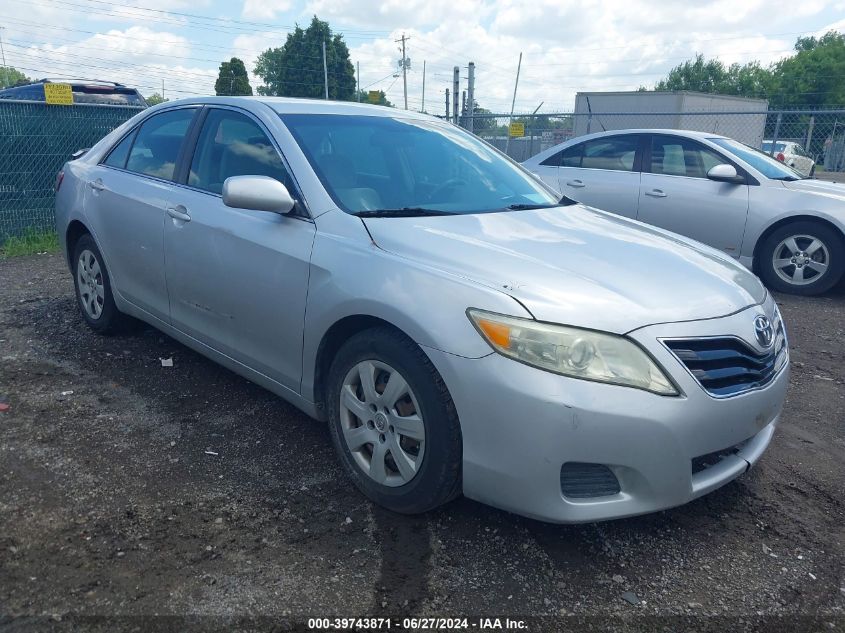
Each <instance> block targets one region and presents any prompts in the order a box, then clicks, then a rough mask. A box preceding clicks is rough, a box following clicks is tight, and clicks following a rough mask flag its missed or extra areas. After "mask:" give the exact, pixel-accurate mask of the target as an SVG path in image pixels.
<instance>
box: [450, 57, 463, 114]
mask: <svg viewBox="0 0 845 633" xmlns="http://www.w3.org/2000/svg"><path fill="white" fill-rule="evenodd" d="M460 92H461V69H460V68H458V67H457V66H455V67H454V68H453V69H452V122H453V123H454V124H455V125H457V124H458V116H460V112H458V99H460V97H459V96H458V95H459V94H460Z"/></svg>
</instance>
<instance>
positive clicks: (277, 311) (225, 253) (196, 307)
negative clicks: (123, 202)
mask: <svg viewBox="0 0 845 633" xmlns="http://www.w3.org/2000/svg"><path fill="white" fill-rule="evenodd" d="M187 164H188V165H190V169H189V170H187V171H186V173H184V174H183V175H182V178H181V181H182V182H183V183H184V184H183V186H180V187H176V188H174V190H173V191H172V192H171V193H170V197H169V198H168V199H167V201H166V205H165V207H166V208H167V211H166V213H167V217H166V220H165V230H164V236H165V253H166V259H167V287H168V291H169V294H170V310H171V318H172V322H173V325H174V326H175V327H176V328H178V329H180V330H182V331H183V332H185V333H187V334H189V335H190V336H192V337H194V338H196V339H197V340H199V341H202V342H203V343H205V344H206V345H208V346H210V347H212V348H214V349H216V350H217V351H219V352H222V353H223V354H225V355H227V356H229V357H230V358H234V359H235V360H237V361H239V362H241V363H243V364H245V365H247V366H248V367H250V368H252V369H254V370H256V371H259V372H261V373H262V374H264V375H265V376H269V377H270V378H272V379H273V380H275V381H276V382H279V383H281V384H283V385H285V386H287V387H289V388H291V389H293V390H294V391H297V392H298V391H299V386H300V385H299V383H300V378H301V373H302V335H303V327H304V319H305V298H306V293H307V289H308V273H309V267H310V259H311V247H312V244H313V242H314V235H315V227H314V223H313V222H312V221H311V220H310V219H309V218H308V217H307V216H306V214H305V212H304V210H302V209H303V207H302V197H301V195H300V194H299V192H298V189H297V187H296V184H295V182H294V180H293V178H292V177H291V175H290V173H289V171H288V169H287V168H286V166H285V164H284V161H283V159H282V157H281V155H280V153H279V151H278V148H277V147H276V145H275V143H273V141H272V140H271V137H270V134H269V133H268V131H267V130H266V129H265V128H264V126H263V124H262V123H261V122H260V121H259V120H258V119H256V118H255V117H253V116H252V115H251V114H250V113H248V112H246V111H243V110H240V109H237V108H227V107H213V108H207V109H206V113H205V114H204V120H203V121H202V124H201V127H200V128H199V134H198V136H197V139H196V147H195V149H194V151H193V155H192V157H191V158H190V162H188V163H187ZM247 175H257V176H270V177H272V178H276V179H277V180H279V181H281V182H282V183H283V184H284V185H285V186H287V188H288V190H289V191H290V193H291V195H292V196H293V197H294V199H296V200H298V205H297V207H298V209H299V210H300V211H299V212H298V213H291V214H289V215H284V216H283V215H279V214H277V213H270V212H267V211H252V210H248V209H233V208H231V207H227V206H226V205H224V204H223V199H222V196H221V191H222V188H223V182H224V181H225V180H226V178H229V177H230V176H247Z"/></svg>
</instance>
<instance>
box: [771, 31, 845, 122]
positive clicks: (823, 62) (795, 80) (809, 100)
mask: <svg viewBox="0 0 845 633" xmlns="http://www.w3.org/2000/svg"><path fill="white" fill-rule="evenodd" d="M795 51H796V53H795V55H792V56H791V57H787V58H785V59H782V60H781V61H779V62H777V63H776V64H774V66H773V67H772V73H773V76H774V82H773V83H774V85H773V89H772V97H773V99H772V101H775V102H776V103H777V104H779V105H784V106H803V107H810V108H814V107H824V106H833V105H836V106H839V105H842V104H843V103H845V81H843V77H845V35H843V34H841V33H837V32H836V31H830V32H829V33H827V34H825V35H823V36H821V37H819V38H816V37H799V38H798V41H797V42H796V43H795Z"/></svg>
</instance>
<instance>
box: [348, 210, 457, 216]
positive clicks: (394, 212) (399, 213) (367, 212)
mask: <svg viewBox="0 0 845 633" xmlns="http://www.w3.org/2000/svg"><path fill="white" fill-rule="evenodd" d="M352 215H357V216H358V217H359V218H414V217H421V216H428V215H455V214H454V213H450V212H449V211H440V210H438V209H426V208H425V207H401V208H398V209H367V210H364V211H355V212H354V213H353V214H352Z"/></svg>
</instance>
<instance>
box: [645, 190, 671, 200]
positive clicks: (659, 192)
mask: <svg viewBox="0 0 845 633" xmlns="http://www.w3.org/2000/svg"><path fill="white" fill-rule="evenodd" d="M645 195H647V196H651V197H652V198H665V197H666V194H665V193H664V192H663V191H662V190H661V189H652V190H651V191H646V192H645Z"/></svg>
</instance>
